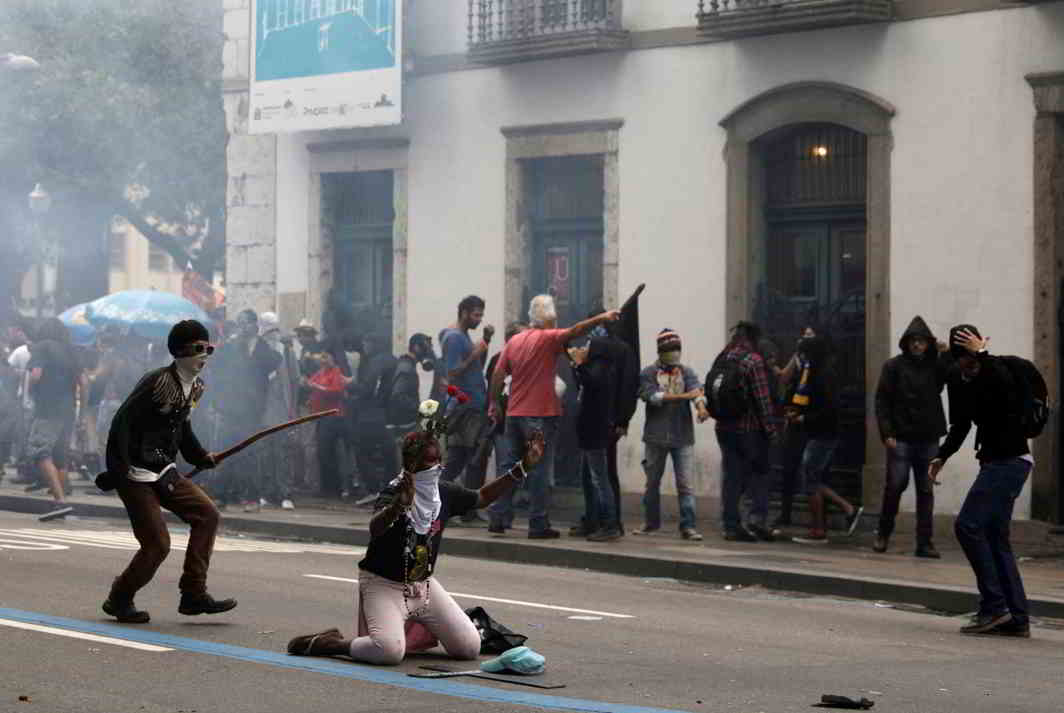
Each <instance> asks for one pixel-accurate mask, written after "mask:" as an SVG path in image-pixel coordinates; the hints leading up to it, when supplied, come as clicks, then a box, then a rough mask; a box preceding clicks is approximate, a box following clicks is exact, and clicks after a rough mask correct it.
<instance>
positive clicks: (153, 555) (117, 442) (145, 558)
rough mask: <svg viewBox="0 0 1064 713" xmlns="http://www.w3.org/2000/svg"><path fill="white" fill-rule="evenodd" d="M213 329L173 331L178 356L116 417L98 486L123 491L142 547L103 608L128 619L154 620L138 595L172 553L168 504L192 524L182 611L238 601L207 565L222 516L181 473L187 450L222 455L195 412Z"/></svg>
mask: <svg viewBox="0 0 1064 713" xmlns="http://www.w3.org/2000/svg"><path fill="white" fill-rule="evenodd" d="M209 339H210V335H209V334H208V332H207V328H206V327H204V326H203V325H202V324H200V323H199V322H196V321H194V320H186V321H184V322H178V323H177V324H176V325H174V327H173V328H172V329H171V330H170V335H169V338H168V339H167V348H168V349H169V351H170V354H171V355H172V356H173V357H174V360H173V362H172V363H171V364H170V365H169V366H166V367H162V368H161V369H156V370H154V371H151V372H148V373H147V374H146V375H145V376H144V377H143V378H142V379H141V380H140V383H138V384H137V386H136V387H135V388H134V389H133V393H131V394H130V395H129V396H128V397H127V398H126V400H125V401H124V402H123V403H122V406H121V407H120V408H119V409H118V413H116V414H115V417H114V420H113V421H112V422H111V429H110V432H109V433H108V436H107V471H106V472H105V473H102V474H101V475H100V476H99V477H98V478H97V479H96V484H97V485H98V486H99V487H100V489H101V490H111V489H116V490H118V495H119V497H120V498H122V503H123V504H124V505H125V506H126V513H127V514H128V515H129V522H130V524H131V525H132V526H133V534H134V535H135V536H136V538H137V542H139V543H140V549H139V550H138V551H137V553H136V554H135V555H133V560H132V561H131V562H130V563H129V566H128V567H126V569H125V571H124V572H122V574H120V575H119V576H118V577H117V578H116V579H115V580H114V582H113V583H112V585H111V592H110V594H109V595H108V597H107V599H106V601H104V603H103V610H104V612H105V613H107V614H108V615H110V616H113V617H114V618H116V619H118V621H120V622H123V623H127V624H145V623H147V622H148V621H150V620H151V616H150V615H149V614H148V612H146V611H141V610H138V609H137V608H136V607H135V606H134V604H133V597H134V596H135V595H136V593H137V592H138V591H140V589H141V588H143V587H144V586H145V585H146V584H148V582H150V581H151V580H152V577H154V576H155V572H156V570H158V569H159V565H161V564H162V563H163V560H164V559H166V556H167V554H169V552H170V533H169V531H168V530H167V528H166V522H165V521H164V520H163V515H162V508H166V509H167V510H169V511H170V512H172V513H174V514H175V515H177V516H178V517H179V518H181V520H183V521H184V522H185V523H186V524H188V525H189V528H190V530H189V535H188V546H187V548H186V550H185V565H184V573H183V574H182V576H181V580H180V582H179V583H178V587H179V588H180V590H181V603H180V604H179V606H178V612H179V613H181V614H185V615H189V616H193V615H197V614H219V613H221V612H226V611H229V610H230V609H232V608H234V607H235V606H236V600H235V599H222V600H216V599H215V598H214V597H212V596H211V595H210V594H208V593H207V568H208V567H209V566H210V561H211V553H212V552H213V551H214V538H215V535H216V534H217V532H218V523H219V521H220V519H221V515H220V514H219V512H218V508H217V507H215V505H214V503H213V502H212V501H211V499H210V498H209V497H208V496H207V494H206V493H205V492H204V491H203V490H202V489H201V488H200V487H199V486H198V485H196V484H195V483H193V482H192V481H191V480H188V479H187V478H185V477H183V476H182V475H181V474H180V473H178V472H177V465H176V463H175V460H176V458H177V454H178V452H179V451H180V453H181V455H182V456H183V457H184V458H185V460H187V461H188V462H189V463H191V464H193V465H195V466H197V467H200V468H213V467H214V465H215V457H214V455H213V454H211V453H208V452H207V451H206V450H205V449H204V448H203V446H201V445H200V442H199V439H197V438H196V434H195V433H193V431H192V423H191V421H190V420H189V415H190V414H191V412H192V409H193V408H195V406H196V403H197V402H198V401H199V400H200V398H201V397H202V396H203V392H204V389H205V388H206V387H205V385H204V383H203V380H202V379H201V378H200V377H199V374H200V372H201V371H203V367H204V366H205V365H206V364H207V358H208V357H209V356H210V355H211V353H212V352H213V351H214V347H213V346H211V344H210V342H209Z"/></svg>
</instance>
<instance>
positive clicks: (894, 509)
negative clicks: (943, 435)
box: [879, 440, 938, 547]
mask: <svg viewBox="0 0 1064 713" xmlns="http://www.w3.org/2000/svg"><path fill="white" fill-rule="evenodd" d="M936 455H938V441H937V440H934V441H898V445H897V447H896V448H894V449H893V450H891V449H889V448H888V449H887V482H886V483H885V485H884V488H883V511H882V512H881V513H880V515H879V536H880V537H883V538H887V537H890V536H891V534H892V533H893V532H894V518H895V517H897V515H898V505H899V504H900V502H901V495H902V493H904V492H905V489H906V488H907V487H909V471H912V476H913V485H914V487H915V488H916V545H917V547H927V546H929V545H930V544H931V540H932V539H933V536H934V530H935V523H934V514H935V491H934V486H933V485H932V484H931V478H930V477H928V468H929V467H930V465H931V460H932V459H933V458H934V457H935V456H936Z"/></svg>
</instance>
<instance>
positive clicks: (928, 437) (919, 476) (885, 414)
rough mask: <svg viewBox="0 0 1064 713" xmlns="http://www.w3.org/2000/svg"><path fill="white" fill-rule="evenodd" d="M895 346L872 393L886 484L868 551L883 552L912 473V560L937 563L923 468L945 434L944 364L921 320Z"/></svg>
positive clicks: (928, 486)
mask: <svg viewBox="0 0 1064 713" xmlns="http://www.w3.org/2000/svg"><path fill="white" fill-rule="evenodd" d="M899 345H900V347H901V354H899V355H898V356H896V357H893V358H891V359H889V360H887V362H886V363H885V364H883V371H882V373H881V374H880V377H879V387H878V388H877V389H876V420H877V421H878V422H879V435H880V438H882V439H883V444H884V445H885V446H886V448H887V480H886V484H885V487H884V489H883V508H882V512H881V513H880V516H879V532H878V533H877V536H876V542H875V545H874V546H873V549H874V550H875V551H876V552H880V553H882V552H886V551H887V545H888V544H889V542H890V536H891V534H892V533H893V532H894V519H895V517H897V514H898V504H899V502H900V501H901V496H902V493H904V492H905V489H906V488H907V487H908V486H909V471H912V476H913V486H914V487H915V488H916V553H915V554H916V556H917V557H930V558H934V559H938V558H939V557H940V556H941V555H939V553H938V550H936V549H935V546H934V544H933V543H932V537H933V536H934V519H933V518H934V510H935V493H934V488H933V486H932V485H931V478H930V477H928V467H929V466H930V464H931V459H932V458H934V457H935V456H936V455H937V454H938V439H939V438H941V437H942V436H943V435H945V433H946V414H945V411H943V409H942V389H943V387H944V386H945V385H946V370H947V367H948V363H949V362H948V360H947V359H946V358H945V357H940V356H939V350H938V348H937V346H938V344H937V342H936V340H935V336H934V335H933V334H932V333H931V330H930V329H929V328H928V326H927V323H926V322H924V320H923V318H922V317H920V316H916V317H913V320H912V322H910V323H909V327H908V329H906V330H905V333H904V334H902V336H901V341H900V342H899Z"/></svg>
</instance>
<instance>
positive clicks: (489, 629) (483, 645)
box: [465, 607, 528, 656]
mask: <svg viewBox="0 0 1064 713" xmlns="http://www.w3.org/2000/svg"><path fill="white" fill-rule="evenodd" d="M465 613H466V616H468V617H469V618H470V619H471V620H472V621H473V624H474V625H475V626H476V627H477V631H478V632H480V653H482V654H494V655H496V656H497V655H499V654H501V653H503V652H505V651H509V650H510V649H512V648H515V647H517V646H524V644H525V642H526V641H528V637H527V636H522V635H521V634H515V633H514V632H512V631H510V630H509V629H507V628H506V627H505V626H503V625H502V624H500V623H499V622H497V621H495V620H494V619H492V618H491V617H490V616H488V613H487V612H486V611H484V607H471V608H469V609H466V610H465Z"/></svg>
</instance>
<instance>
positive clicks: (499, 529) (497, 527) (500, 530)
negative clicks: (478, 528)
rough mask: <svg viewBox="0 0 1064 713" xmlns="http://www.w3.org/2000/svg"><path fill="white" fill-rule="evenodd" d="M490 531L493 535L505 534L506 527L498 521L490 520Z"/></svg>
mask: <svg viewBox="0 0 1064 713" xmlns="http://www.w3.org/2000/svg"><path fill="white" fill-rule="evenodd" d="M488 532H489V533H490V534H492V535H505V534H506V528H505V527H503V526H502V525H501V524H499V523H498V522H489V523H488Z"/></svg>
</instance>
